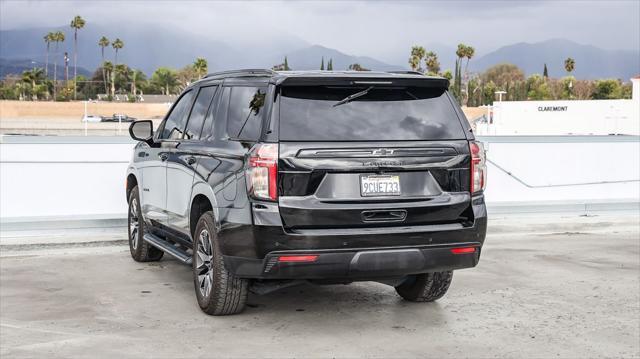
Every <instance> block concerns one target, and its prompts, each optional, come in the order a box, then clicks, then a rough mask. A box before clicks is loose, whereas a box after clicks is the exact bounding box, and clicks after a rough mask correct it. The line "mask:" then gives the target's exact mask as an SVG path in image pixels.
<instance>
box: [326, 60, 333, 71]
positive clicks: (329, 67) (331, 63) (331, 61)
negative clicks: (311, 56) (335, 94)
mask: <svg viewBox="0 0 640 359" xmlns="http://www.w3.org/2000/svg"><path fill="white" fill-rule="evenodd" d="M327 71H333V59H329V63H328V64H327Z"/></svg>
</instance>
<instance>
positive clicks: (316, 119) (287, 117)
mask: <svg viewBox="0 0 640 359" xmlns="http://www.w3.org/2000/svg"><path fill="white" fill-rule="evenodd" d="M365 90H367V87H353V86H350V87H330V86H283V87H282V97H281V98H280V129H279V131H280V139H281V140H283V141H402V140H442V139H464V138H465V134H464V130H463V128H462V125H461V124H460V120H459V119H458V116H457V114H456V111H455V108H454V107H453V105H452V103H451V101H450V100H449V98H448V97H447V94H446V93H445V91H444V90H443V89H439V88H429V87H403V88H375V87H374V88H370V89H369V91H368V92H367V93H366V94H365V95H363V96H360V97H357V98H355V99H353V100H352V101H350V102H346V103H344V104H341V105H338V106H334V105H336V104H337V103H338V102H339V101H341V100H343V99H345V98H346V97H347V96H350V95H353V94H355V93H358V92H361V91H365Z"/></svg>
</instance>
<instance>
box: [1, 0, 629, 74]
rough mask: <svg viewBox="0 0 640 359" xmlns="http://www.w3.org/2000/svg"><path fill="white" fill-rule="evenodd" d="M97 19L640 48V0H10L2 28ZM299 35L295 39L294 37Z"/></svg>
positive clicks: (192, 28)
mask: <svg viewBox="0 0 640 359" xmlns="http://www.w3.org/2000/svg"><path fill="white" fill-rule="evenodd" d="M76 14H80V15H81V16H82V17H83V18H85V19H86V20H87V21H88V22H92V23H96V24H101V25H109V26H119V24H124V23H135V24H146V23H150V24H155V25H161V26H167V27H173V28H176V29H180V30H182V31H186V32H192V33H195V34H200V35H205V36H212V37H216V38H218V39H220V38H222V39H224V40H225V41H227V42H234V41H235V42H239V43H247V44H251V43H255V42H256V41H262V39H276V38H288V39H290V40H292V39H293V40H303V41H305V42H307V43H309V44H319V45H323V46H326V47H331V48H334V49H337V50H340V51H342V52H345V53H349V54H352V55H366V56H372V57H375V58H377V59H379V60H383V61H386V62H389V63H400V62H405V60H406V59H405V57H406V52H407V48H410V47H411V46H412V45H416V44H419V45H423V46H427V47H428V46H429V45H432V44H445V45H447V46H450V47H455V46H456V45H457V44H458V43H460V42H464V43H467V44H470V45H472V46H474V47H475V48H476V54H478V55H483V54H486V53H488V52H491V51H493V50H495V49H497V48H499V47H501V46H504V45H510V44H513V43H517V42H538V41H543V40H547V39H552V38H565V39H569V40H573V41H576V42H579V43H582V44H588V45H594V46H598V47H602V48H606V49H627V50H639V49H640V0H621V1H606V0H603V1H578V0H573V1H506V0H505V1H396V2H387V1H321V2H319V1H315V2H314V1H304V2H303V1H296V2H294V1H275V2H271V1H251V2H224V1H169V0H155V1H102V0H85V1H26V0H25V1H19V0H0V29H2V30H7V29H18V28H28V27H52V26H60V25H68V23H69V21H70V19H71V18H72V17H73V16H74V15H76ZM293 40H292V41H293Z"/></svg>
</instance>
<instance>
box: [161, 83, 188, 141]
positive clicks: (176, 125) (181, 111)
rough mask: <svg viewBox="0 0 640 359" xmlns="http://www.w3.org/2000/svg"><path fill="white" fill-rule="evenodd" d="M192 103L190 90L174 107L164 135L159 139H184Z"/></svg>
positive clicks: (164, 128) (165, 125)
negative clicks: (183, 134) (183, 135)
mask: <svg viewBox="0 0 640 359" xmlns="http://www.w3.org/2000/svg"><path fill="white" fill-rule="evenodd" d="M192 102H193V91H192V90H189V91H188V92H186V93H185V94H184V95H182V97H180V98H179V99H178V103H176V105H175V106H174V107H173V110H172V111H171V113H170V114H169V117H167V121H165V123H164V127H163V128H162V133H160V136H158V138H159V139H170V140H174V139H179V138H182V133H183V132H184V126H185V124H186V123H187V116H188V115H189V110H190V109H191V103H192Z"/></svg>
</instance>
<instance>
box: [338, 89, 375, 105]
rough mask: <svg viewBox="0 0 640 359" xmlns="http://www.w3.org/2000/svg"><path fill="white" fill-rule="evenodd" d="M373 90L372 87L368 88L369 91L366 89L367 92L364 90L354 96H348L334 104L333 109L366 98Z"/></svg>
mask: <svg viewBox="0 0 640 359" xmlns="http://www.w3.org/2000/svg"><path fill="white" fill-rule="evenodd" d="M372 88H373V86H371V87H369V88H367V89H366V90H364V91H360V92H356V93H354V94H352V95H349V96H347V97H345V98H343V99H342V100H340V101H338V102H336V103H334V104H333V107H336V106H340V105H344V104H345V103H347V102H351V101H353V100H355V99H357V98H358V97H362V96H364V95H366V94H368V93H369V91H371V89H372Z"/></svg>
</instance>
